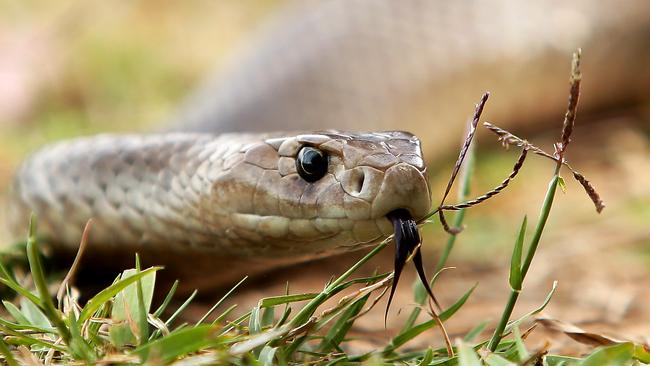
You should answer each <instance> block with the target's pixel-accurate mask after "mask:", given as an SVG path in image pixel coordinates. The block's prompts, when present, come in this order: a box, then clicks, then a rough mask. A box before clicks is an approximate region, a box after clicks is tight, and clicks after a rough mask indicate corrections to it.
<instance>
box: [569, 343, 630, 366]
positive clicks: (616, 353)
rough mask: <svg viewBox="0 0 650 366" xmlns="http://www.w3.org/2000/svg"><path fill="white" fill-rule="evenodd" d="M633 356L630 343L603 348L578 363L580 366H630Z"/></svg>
mask: <svg viewBox="0 0 650 366" xmlns="http://www.w3.org/2000/svg"><path fill="white" fill-rule="evenodd" d="M633 356H634V344H633V343H630V342H626V343H621V344H617V345H614V346H609V347H604V348H601V349H599V350H597V351H596V352H594V353H592V354H591V355H589V356H588V357H587V358H585V359H583V360H582V362H580V363H579V365H580V366H600V365H608V366H625V365H630V364H631V363H632V361H633Z"/></svg>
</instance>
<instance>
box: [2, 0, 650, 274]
mask: <svg viewBox="0 0 650 366" xmlns="http://www.w3.org/2000/svg"><path fill="white" fill-rule="evenodd" d="M488 5H489V9H488V8H484V6H488ZM614 6H615V8H614ZM612 9H616V11H615V12H614V11H612ZM278 19H279V21H277V22H276V23H275V24H273V25H271V26H269V28H267V32H266V35H265V36H264V37H262V38H261V40H260V41H258V42H257V43H254V44H253V47H252V48H251V50H250V51H249V52H247V53H245V54H244V55H243V56H241V57H240V58H239V59H237V60H238V62H237V63H236V65H235V66H234V68H233V70H232V71H231V72H230V73H228V74H227V76H225V77H220V78H218V79H217V80H218V81H209V82H208V83H207V84H206V86H205V87H203V88H202V89H201V90H200V91H199V92H198V93H197V94H195V96H194V97H192V98H191V99H190V102H189V103H188V104H187V105H186V107H185V108H184V109H183V110H182V112H181V113H180V114H179V116H178V117H177V118H175V119H174V123H173V124H172V126H173V128H172V129H173V130H177V131H179V132H173V133H160V134H154V135H130V136H117V135H103V136H97V137H90V138H82V139H78V140H74V141H70V142H63V143H59V144H55V145H53V146H50V147H46V148H44V149H42V150H41V151H40V152H37V153H35V154H34V155H33V156H32V157H31V158H30V159H28V160H27V161H26V162H25V163H24V164H23V165H22V167H21V168H20V171H19V172H18V174H17V177H16V180H15V184H14V193H13V195H12V198H13V207H14V211H13V213H12V214H11V215H10V216H11V217H12V218H16V219H17V221H18V222H17V223H15V224H14V225H13V227H14V228H16V229H17V231H18V232H21V233H22V232H24V228H25V227H26V224H25V219H26V217H27V216H28V212H29V211H33V212H35V213H36V215H37V217H38V218H39V221H40V225H39V230H40V231H39V232H40V233H41V235H42V236H44V237H47V238H48V239H49V240H50V241H51V242H52V243H53V245H54V248H55V249H56V250H57V251H58V252H62V253H65V252H74V250H75V248H76V246H77V244H78V241H79V238H80V234H81V230H82V228H83V225H84V223H85V221H86V220H87V219H88V218H90V217H93V218H94V220H95V225H94V227H93V229H92V233H91V245H92V246H91V248H92V250H91V251H90V252H89V253H90V254H89V255H90V256H92V258H91V260H92V261H93V262H94V263H96V264H97V265H99V264H100V263H101V262H108V261H111V262H113V261H115V262H119V261H120V259H124V261H126V262H127V263H132V256H131V255H127V254H129V253H132V252H133V251H136V250H137V251H139V252H141V253H142V254H143V257H144V258H153V259H151V261H153V262H156V263H165V264H167V266H168V269H169V270H170V272H169V273H170V275H171V276H179V275H180V276H192V275H193V274H200V276H198V277H201V278H202V279H203V281H204V283H202V284H201V283H193V284H192V285H193V286H202V285H215V284H220V283H223V282H224V281H230V280H232V279H233V278H234V277H238V276H240V275H241V274H242V273H253V272H259V271H261V270H265V269H267V268H270V267H274V266H278V265H283V264H287V263H293V262H297V261H300V260H306V259H311V258H315V257H322V256H327V255H331V254H334V253H340V252H343V251H347V250H353V249H357V248H360V247H363V246H367V245H369V244H371V243H374V242H376V241H377V240H379V239H381V238H383V237H385V236H386V235H388V234H389V233H391V232H392V231H393V228H392V227H391V224H390V222H389V221H388V220H387V219H386V215H387V214H388V213H389V212H392V211H394V210H396V209H406V210H407V211H408V212H409V213H410V215H412V216H413V217H414V218H416V219H417V218H420V217H422V216H423V215H425V214H426V213H427V211H428V210H429V209H430V187H429V184H428V182H427V178H426V167H425V164H424V161H423V154H422V150H421V147H420V140H419V139H418V138H416V137H415V136H414V135H412V134H410V133H405V132H376V133H352V132H336V131H326V132H308V133H295V134H286V133H283V134H279V133H266V132H259V131H274V130H300V131H318V130H323V129H328V128H339V129H343V130H385V129H396V128H397V129H400V130H401V129H406V130H411V131H414V132H416V133H417V134H418V136H419V137H420V138H421V139H422V140H423V141H424V144H423V147H424V149H425V150H424V151H425V153H426V156H427V157H429V158H431V157H434V156H436V155H437V154H438V153H440V152H442V151H444V149H446V148H448V147H449V146H451V145H456V142H457V141H458V140H459V136H460V132H461V131H462V129H463V123H462V122H463V121H464V120H465V117H466V116H467V114H468V113H469V112H471V106H472V102H473V101H474V100H475V99H477V97H478V96H479V95H480V94H481V93H482V92H483V91H484V90H486V89H490V90H492V91H493V92H494V94H495V95H496V96H498V98H494V99H495V101H496V103H494V104H492V105H490V106H489V108H488V113H489V112H490V111H491V112H492V114H491V115H490V116H491V117H492V118H496V119H499V120H505V121H508V119H507V118H506V116H507V115H511V114H513V113H515V112H519V115H520V116H526V117H529V118H530V119H531V120H535V119H537V120H539V119H544V118H545V116H548V115H549V114H552V113H556V114H560V113H561V111H562V110H563V104H564V99H565V95H566V94H565V92H564V88H565V85H566V84H565V82H564V81H563V80H565V78H566V75H567V72H566V60H567V55H568V54H569V52H570V51H571V50H573V49H575V48H576V47H578V46H581V47H583V48H584V49H585V53H586V54H587V55H588V57H586V62H585V65H584V68H583V69H584V72H585V74H587V75H589V78H591V79H592V80H598V82H592V83H589V82H586V83H585V84H584V98H583V100H584V101H585V103H584V104H583V105H584V106H586V107H587V108H596V107H598V106H602V105H612V104H617V103H620V102H621V101H629V100H637V99H639V96H640V95H644V93H645V92H647V91H648V86H649V85H650V83H648V82H647V81H648V80H649V79H648V76H649V75H650V71H649V70H648V65H649V64H650V63H648V62H647V61H648V57H647V56H648V55H649V54H650V51H649V49H650V45H649V44H650V42H648V35H649V34H650V32H649V29H650V27H649V24H650V5H649V3H648V2H647V1H638V0H626V1H622V2H618V1H616V2H614V1H605V2H602V3H599V6H598V7H596V6H592V5H591V2H590V1H578V2H572V3H570V4H564V3H561V2H554V1H538V2H525V3H524V2H514V1H512V2H510V1H497V2H491V3H490V4H482V3H480V2H474V1H469V0H466V1H465V0H464V1H458V2H435V1H419V0H408V1H400V2H391V1H387V0H356V1H339V0H336V1H327V2H317V3H309V4H300V5H297V6H295V7H293V8H291V9H290V10H288V11H286V12H285V13H283V15H282V16H280V17H279V18H278ZM181 130H182V131H181ZM186 131H192V132H186ZM233 131H253V132H255V133H226V134H222V133H224V132H233ZM450 136H453V138H450ZM306 147H308V148H313V149H315V150H317V151H318V152H319V153H322V154H324V156H325V158H326V159H325V161H326V162H327V166H326V171H325V172H324V173H323V176H322V177H318V179H315V180H313V181H312V179H310V178H309V179H305V177H303V175H302V174H300V171H299V170H300V169H302V168H301V164H302V162H301V161H300V159H298V158H297V157H298V156H299V154H300V151H301V149H304V148H306ZM307 165H308V164H307ZM303 168H304V167H303ZM206 272H211V273H214V275H213V276H206V275H205V274H206Z"/></svg>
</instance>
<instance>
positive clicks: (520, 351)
mask: <svg viewBox="0 0 650 366" xmlns="http://www.w3.org/2000/svg"><path fill="white" fill-rule="evenodd" d="M512 333H513V335H514V338H515V347H516V348H517V355H518V357H519V361H520V362H524V361H526V360H527V359H528V358H529V357H530V353H528V350H527V349H526V346H525V345H524V341H523V339H521V333H520V332H519V327H514V328H513V329H512Z"/></svg>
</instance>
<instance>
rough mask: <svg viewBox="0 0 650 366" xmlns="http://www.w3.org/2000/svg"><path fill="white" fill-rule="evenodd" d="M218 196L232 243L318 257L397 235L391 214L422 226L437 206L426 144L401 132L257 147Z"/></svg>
mask: <svg viewBox="0 0 650 366" xmlns="http://www.w3.org/2000/svg"><path fill="white" fill-rule="evenodd" d="M323 164H325V165H326V166H323ZM235 193H236V194H235ZM213 197H214V204H215V205H218V206H219V207H221V208H222V209H223V208H225V209H226V211H228V212H227V213H228V217H229V220H230V222H229V224H230V227H229V228H228V229H226V230H227V231H228V233H227V234H226V235H227V236H228V235H229V236H231V237H233V238H237V239H240V240H247V241H255V242H259V243H261V244H260V245H259V246H258V247H257V248H262V247H263V248H267V249H268V250H269V253H271V252H272V253H274V254H275V255H283V254H285V255H291V256H296V255H300V254H301V253H302V254H305V255H309V256H310V257H313V256H314V253H317V254H322V255H328V254H332V252H342V251H346V250H353V249H357V248H360V247H362V246H366V245H369V244H372V243H375V242H377V241H378V240H381V239H382V238H384V237H386V236H387V235H389V234H392V233H393V226H392V224H391V222H390V221H389V220H388V219H387V215H388V214H389V213H390V212H393V211H395V210H398V209H400V210H404V211H406V212H408V213H409V214H410V215H411V217H413V218H415V219H419V218H421V217H423V216H424V215H426V214H427V213H428V212H429V209H430V207H431V199H430V188H429V183H428V180H427V174H426V166H425V164H424V161H423V159H422V152H421V148H420V141H419V139H418V138H417V137H416V136H414V135H412V134H410V133H407V132H399V131H389V132H380V133H348V132H336V131H326V132H322V133H314V134H297V135H293V136H284V137H280V138H268V139H264V141H262V142H257V143H251V144H249V145H247V146H246V147H245V148H243V149H241V151H240V154H239V158H238V159H237V160H236V162H234V163H232V164H230V166H226V167H225V171H224V173H223V174H221V175H220V176H219V177H218V178H217V179H216V180H215V182H214V184H213ZM248 247H252V246H248Z"/></svg>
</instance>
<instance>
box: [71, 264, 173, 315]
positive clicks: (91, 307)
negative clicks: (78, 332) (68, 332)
mask: <svg viewBox="0 0 650 366" xmlns="http://www.w3.org/2000/svg"><path fill="white" fill-rule="evenodd" d="M159 269H161V267H150V268H147V269H145V270H144V271H142V272H140V273H137V274H135V275H133V276H131V277H127V278H124V279H120V280H119V281H116V282H115V283H113V284H112V285H111V286H109V287H107V288H105V289H103V290H102V291H100V292H99V293H98V294H97V295H95V296H93V298H92V299H90V300H88V302H87V303H86V306H84V307H83V309H82V310H81V313H80V314H79V322H84V321H86V320H88V319H89V318H90V317H91V316H92V315H93V313H94V312H95V311H96V310H97V309H99V308H100V307H101V306H102V305H104V304H105V303H106V302H108V301H110V300H111V299H113V297H114V296H115V295H117V294H118V293H119V292H120V291H122V290H124V289H125V288H126V287H127V286H129V285H130V284H132V283H135V282H136V281H138V280H139V279H141V278H142V277H145V276H147V275H149V274H150V273H152V272H156V271H158V270H159Z"/></svg>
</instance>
